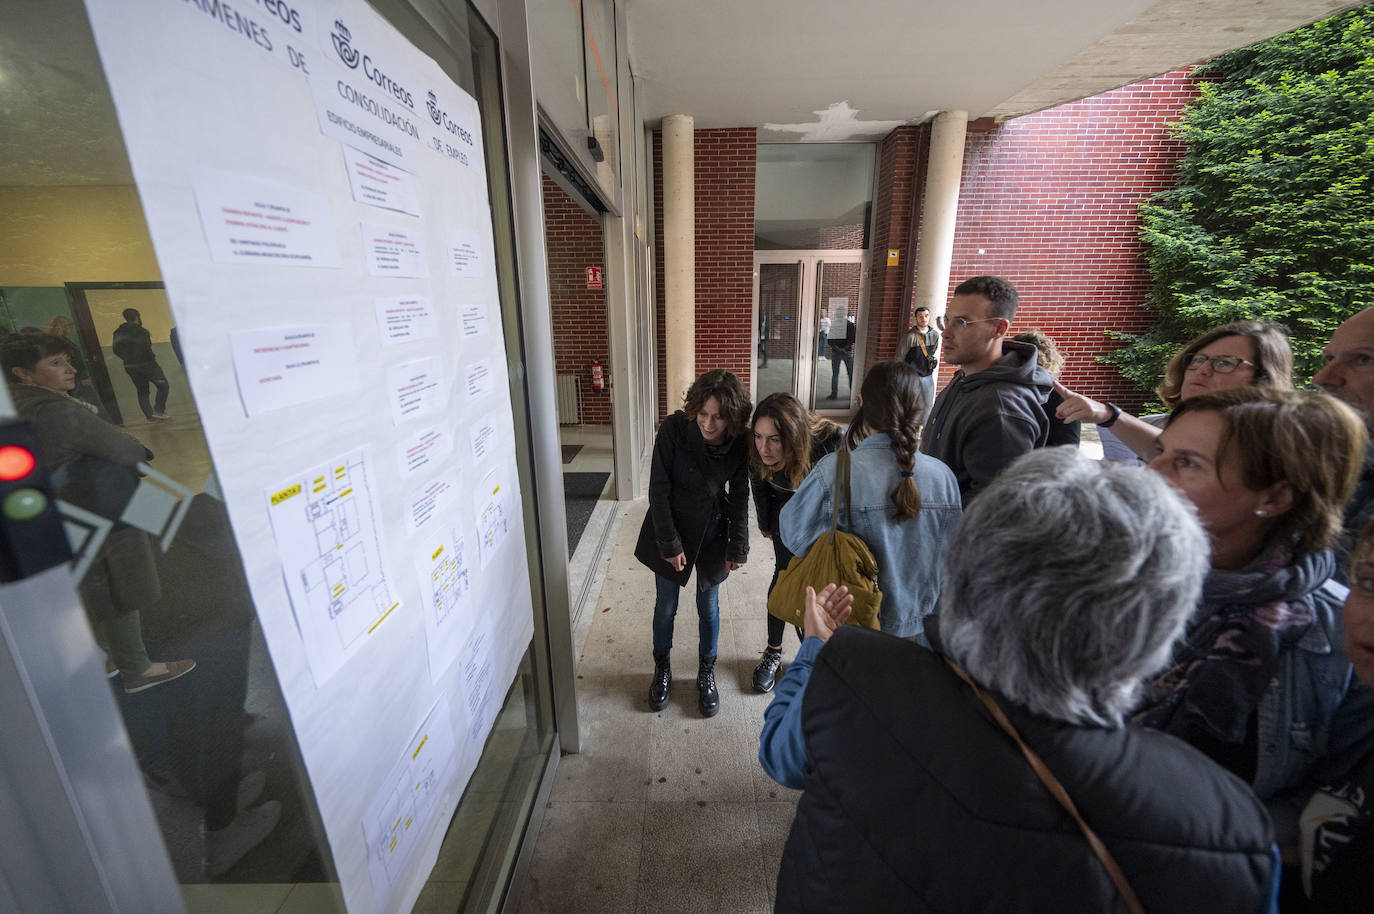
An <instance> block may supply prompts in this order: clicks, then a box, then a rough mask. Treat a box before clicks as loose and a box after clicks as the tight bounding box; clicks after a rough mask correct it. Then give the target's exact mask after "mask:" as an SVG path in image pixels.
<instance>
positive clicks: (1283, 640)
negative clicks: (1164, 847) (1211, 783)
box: [1134, 546, 1335, 744]
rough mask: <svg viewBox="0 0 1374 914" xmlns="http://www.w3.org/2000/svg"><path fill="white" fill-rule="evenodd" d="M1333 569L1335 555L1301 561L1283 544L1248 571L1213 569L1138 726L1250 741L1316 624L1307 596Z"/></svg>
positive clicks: (1149, 687) (1150, 691)
mask: <svg viewBox="0 0 1374 914" xmlns="http://www.w3.org/2000/svg"><path fill="white" fill-rule="evenodd" d="M1334 570H1335V560H1334V558H1332V556H1331V553H1329V552H1322V553H1317V554H1315V555H1308V556H1302V557H1301V558H1300V559H1299V560H1298V561H1297V562H1295V561H1294V558H1293V555H1292V553H1291V552H1290V551H1289V550H1288V549H1287V548H1286V547H1282V546H1275V547H1270V548H1269V549H1267V550H1265V551H1264V552H1263V553H1261V554H1260V556H1259V558H1257V559H1255V561H1253V562H1251V563H1250V565H1248V566H1247V567H1246V568H1244V569H1243V570H1241V571H1238V572H1225V571H1218V570H1213V571H1212V572H1211V574H1209V575H1208V577H1207V584H1206V585H1205V586H1204V588H1203V596H1202V603H1201V605H1200V606H1199V607H1198V612H1197V614H1196V615H1195V616H1194V617H1193V620H1192V621H1191V622H1189V624H1188V629H1187V632H1186V633H1185V635H1184V637H1183V639H1182V640H1181V641H1180V642H1179V643H1178V644H1177V645H1175V646H1174V662H1173V664H1172V665H1171V666H1170V667H1168V668H1167V669H1165V670H1164V671H1163V672H1162V673H1159V674H1158V675H1156V676H1155V678H1154V679H1153V680H1151V681H1150V682H1149V683H1147V686H1146V700H1145V703H1144V705H1143V706H1142V709H1141V710H1140V711H1139V712H1138V713H1137V714H1136V716H1135V718H1134V720H1135V721H1136V722H1137V723H1140V724H1144V725H1145V726H1147V727H1152V728H1154V729H1156V730H1163V731H1165V732H1172V733H1175V734H1183V733H1186V732H1188V731H1189V729H1190V727H1189V725H1190V724H1191V725H1192V726H1194V727H1201V729H1202V730H1204V731H1205V732H1207V733H1210V734H1211V735H1212V736H1214V737H1216V738H1217V739H1218V740H1221V741H1222V742H1226V743H1231V744H1240V743H1243V742H1244V741H1245V735H1246V727H1247V725H1248V723H1249V720H1250V717H1251V715H1253V714H1254V713H1255V709H1256V708H1257V707H1258V706H1259V702H1260V698H1261V697H1262V696H1263V694H1264V691H1265V689H1267V688H1268V687H1269V682H1270V680H1271V679H1272V678H1273V676H1274V673H1275V671H1276V670H1277V668H1278V662H1279V656H1280V654H1281V653H1282V652H1283V651H1284V650H1285V649H1287V648H1289V647H1291V646H1292V645H1293V644H1295V643H1296V642H1297V640H1298V639H1299V638H1301V637H1302V635H1303V633H1304V632H1306V631H1307V629H1308V628H1309V627H1310V626H1311V625H1312V622H1313V620H1314V618H1315V617H1314V616H1313V613H1312V609H1311V607H1310V606H1309V605H1308V604H1307V602H1306V601H1305V600H1302V599H1301V598H1303V597H1305V596H1306V595H1307V594H1309V593H1311V592H1312V591H1313V590H1315V589H1316V588H1317V587H1320V586H1321V584H1322V583H1323V582H1325V580H1326V579H1327V578H1328V577H1330V575H1331V572H1333V571H1334Z"/></svg>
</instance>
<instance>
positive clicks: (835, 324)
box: [812, 262, 863, 410]
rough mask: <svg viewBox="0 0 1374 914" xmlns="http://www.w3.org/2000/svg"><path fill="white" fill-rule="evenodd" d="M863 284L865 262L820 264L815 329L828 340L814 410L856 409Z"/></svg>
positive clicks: (818, 363)
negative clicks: (858, 339) (858, 342)
mask: <svg viewBox="0 0 1374 914" xmlns="http://www.w3.org/2000/svg"><path fill="white" fill-rule="evenodd" d="M862 281H863V264H862V263H858V262H855V263H825V262H821V263H818V264H816V297H815V301H814V302H813V307H814V308H815V315H816V323H815V326H817V327H819V328H820V332H819V333H818V337H824V338H825V341H826V343H825V347H824V348H825V349H826V352H825V355H823V356H822V357H820V358H819V359H817V360H816V383H815V387H814V388H812V389H813V390H814V391H815V397H814V405H813V407H812V408H813V409H843V410H847V409H850V408H851V407H852V406H853V393H854V391H853V387H854V370H855V361H854V360H855V357H856V355H857V354H858V347H857V345H856V343H855V341H856V331H857V327H858V324H859V317H860V315H859V309H860V307H861V304H860V302H861V299H860V295H859V292H860V283H861V282H862ZM818 342H819V340H818ZM818 348H819V347H818ZM858 367H859V368H860V369H861V370H862V366H858Z"/></svg>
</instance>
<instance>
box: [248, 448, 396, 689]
mask: <svg viewBox="0 0 1374 914" xmlns="http://www.w3.org/2000/svg"><path fill="white" fill-rule="evenodd" d="M371 470H372V467H371V464H370V461H369V459H368V456H367V451H366V449H364V448H359V449H358V450H356V451H352V452H350V453H348V454H346V455H344V456H343V457H340V458H339V459H337V460H332V461H330V462H328V463H324V464H320V465H319V466H315V467H311V468H309V469H308V470H306V471H304V472H302V473H299V474H297V475H296V476H295V477H293V478H291V479H288V480H285V481H283V482H281V483H279V484H277V485H275V486H272V487H270V488H269V489H267V490H266V492H265V493H264V494H265V495H266V497H267V507H268V513H269V515H270V516H271V519H272V533H273V535H274V536H275V538H276V541H277V552H278V554H279V555H280V557H281V567H282V576H283V577H284V578H285V579H286V590H287V593H288V594H289V595H290V597H291V609H292V611H293V612H294V613H295V616H296V627H297V628H298V629H299V630H300V634H301V639H302V640H303V641H304V643H305V653H306V657H307V659H308V660H309V662H310V672H311V675H312V676H313V677H314V679H315V684H316V685H317V686H323V685H324V684H325V682H326V681H328V679H329V677H331V676H333V675H334V673H336V672H338V670H339V667H341V666H343V663H344V661H345V660H347V659H348V658H349V657H350V656H352V655H353V654H354V653H355V652H356V651H357V650H358V648H360V647H361V646H362V644H363V642H364V641H365V640H366V639H367V636H368V635H370V634H372V633H373V632H375V631H376V630H377V628H378V626H380V625H381V624H382V620H384V619H385V618H386V617H387V616H389V615H390V614H391V613H392V611H393V610H395V609H396V607H397V606H398V605H399V604H398V603H397V602H396V601H395V600H393V599H392V597H391V583H390V578H389V576H388V575H387V573H386V568H385V565H384V563H383V561H382V544H381V538H380V534H379V532H378V531H379V530H380V529H381V525H380V524H379V523H378V522H377V505H376V492H375V491H374V490H373V487H374V485H375V484H376V482H375V476H374V475H373V473H372V472H371Z"/></svg>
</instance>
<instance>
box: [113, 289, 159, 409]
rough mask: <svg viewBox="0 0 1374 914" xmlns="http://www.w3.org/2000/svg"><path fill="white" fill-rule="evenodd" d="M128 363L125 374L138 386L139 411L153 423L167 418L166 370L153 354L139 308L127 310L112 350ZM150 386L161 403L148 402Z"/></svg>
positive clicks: (125, 366)
mask: <svg viewBox="0 0 1374 914" xmlns="http://www.w3.org/2000/svg"><path fill="white" fill-rule="evenodd" d="M110 348H112V349H113V350H114V354H115V355H117V356H119V358H120V360H121V361H122V362H123V363H124V373H125V374H127V375H128V376H129V380H130V381H133V382H134V390H135V391H136V392H137V393H138V408H139V409H141V410H143V415H144V416H146V417H147V419H148V421H149V422H154V421H156V422H161V421H163V420H165V419H166V418H167V391H168V389H169V388H170V385H169V384H168V383H167V376H166V375H165V374H163V373H162V366H161V365H159V364H158V363H157V356H156V355H154V354H153V338H152V335H151V334H149V333H148V331H147V330H145V329H143V318H142V316H141V315H140V314H139V313H138V309H137V308H125V309H124V323H122V324H120V325H119V326H118V327H116V328H115V332H114V339H113V340H112V341H111V347H110ZM149 385H151V386H153V387H155V388H157V402H156V404H154V403H152V402H150V401H149V399H148V387H149Z"/></svg>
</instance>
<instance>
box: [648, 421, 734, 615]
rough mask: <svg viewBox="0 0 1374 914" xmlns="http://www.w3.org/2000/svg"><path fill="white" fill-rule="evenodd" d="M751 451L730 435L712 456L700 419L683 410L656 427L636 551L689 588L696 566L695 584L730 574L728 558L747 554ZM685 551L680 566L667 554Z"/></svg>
mask: <svg viewBox="0 0 1374 914" xmlns="http://www.w3.org/2000/svg"><path fill="white" fill-rule="evenodd" d="M748 456H749V452H748V449H747V448H746V446H745V441H744V438H742V437H740V438H728V437H727V438H726V439H725V444H724V445H722V446H721V453H720V456H718V457H713V456H711V454H710V452H709V451H708V450H707V445H706V442H705V441H704V440H703V439H702V437H701V430H700V429H698V428H697V423H696V420H695V419H693V418H692V417H690V416H688V415H687V414H686V413H683V412H682V411H681V410H679V411H678V412H675V413H673V414H672V415H671V416H669V417H668V418H667V419H664V420H663V424H662V425H660V426H659V428H658V437H657V438H656V439H655V440H654V457H653V463H652V464H651V465H650V468H649V513H648V514H647V515H645V517H644V525H643V526H642V527H640V528H639V541H638V543H636V545H635V558H637V559H639V561H640V562H642V563H643V564H644V565H645V566H646V567H647V568H649V570H651V571H653V572H654V573H655V574H659V575H662V576H663V577H665V578H667V579H668V580H670V581H673V582H674V583H675V584H677V585H678V586H679V587H685V586H686V585H687V581H688V580H689V579H690V578H691V576H692V568H693V567H694V566H695V567H696V568H697V586H698V587H701V588H702V589H705V588H708V587H713V586H715V585H716V584H719V583H720V582H721V581H723V580H725V576H726V575H727V574H729V572H728V571H726V568H725V563H726V561H727V560H728V561H731V562H743V561H744V560H745V559H746V558H748V557H749V469H748V462H749V461H748ZM678 553H685V554H686V556H687V565H686V566H685V567H684V568H683V569H682V571H674V570H673V566H672V565H669V564H668V562H667V561H666V560H667V559H670V558H672V557H673V556H675V555H677V554H678Z"/></svg>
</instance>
